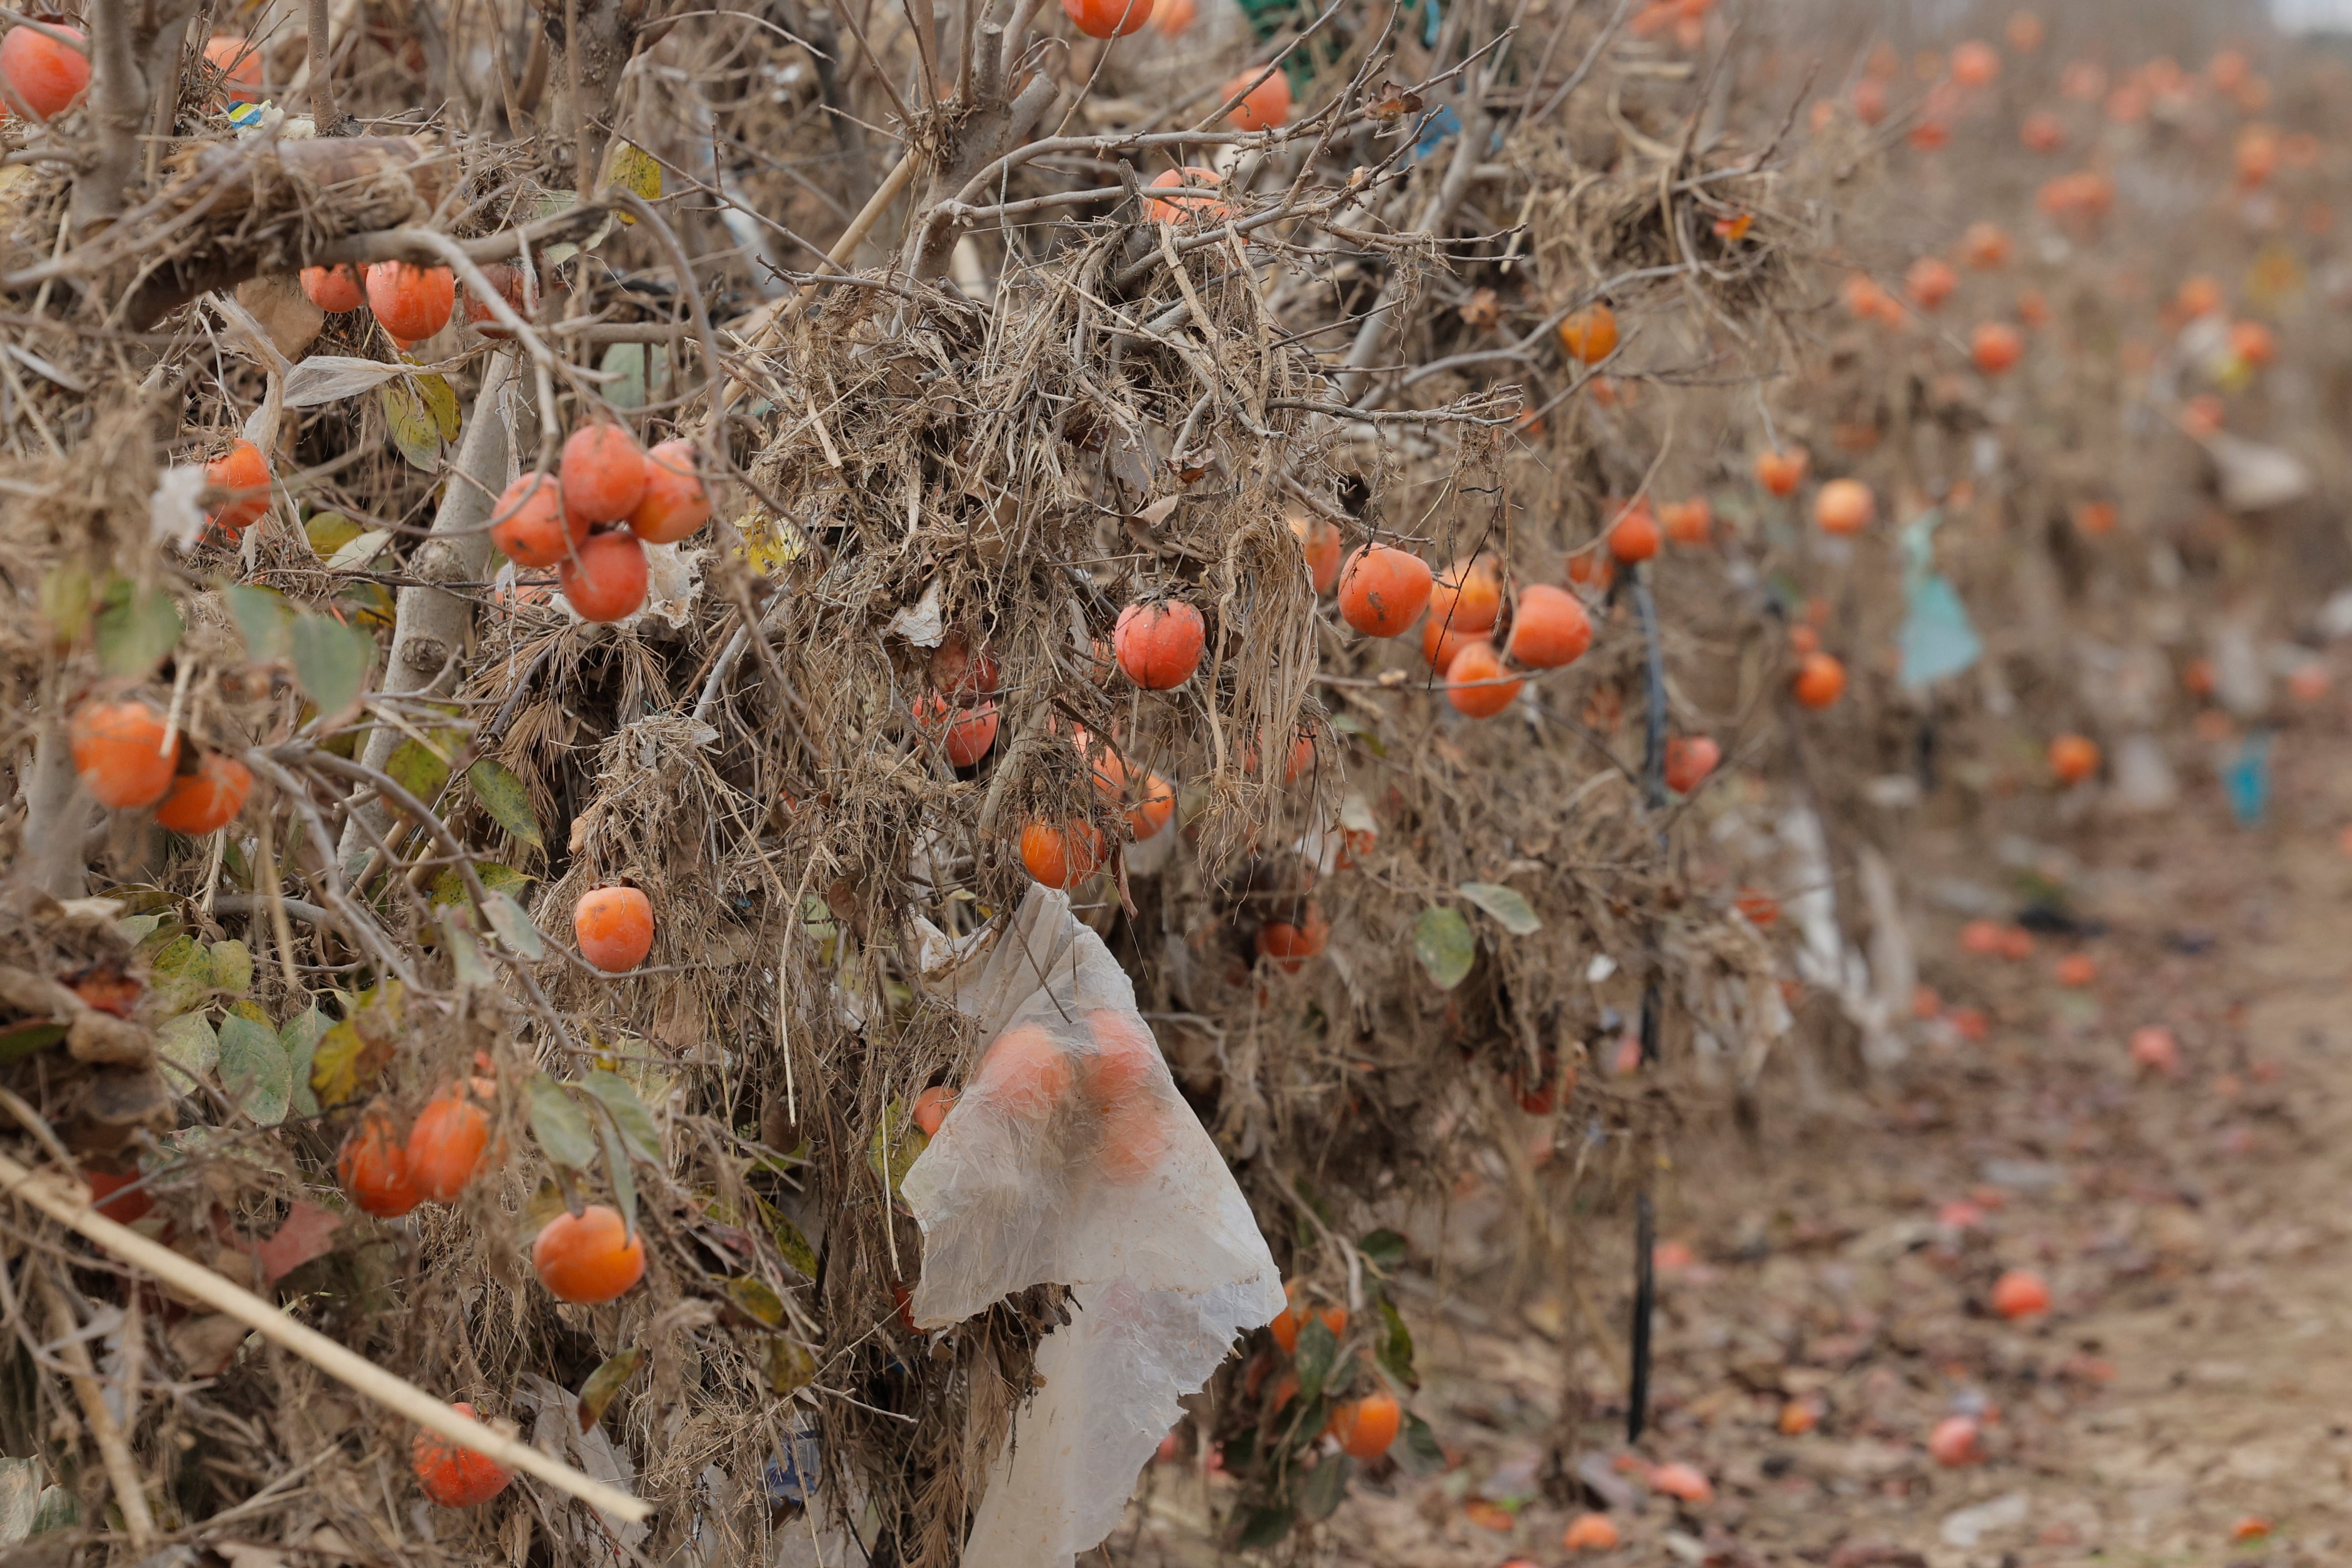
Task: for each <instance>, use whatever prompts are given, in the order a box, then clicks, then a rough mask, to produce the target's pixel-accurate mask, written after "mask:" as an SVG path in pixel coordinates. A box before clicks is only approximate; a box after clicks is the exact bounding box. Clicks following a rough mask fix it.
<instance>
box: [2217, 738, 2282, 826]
mask: <svg viewBox="0 0 2352 1568" xmlns="http://www.w3.org/2000/svg"><path fill="white" fill-rule="evenodd" d="M2221 786H2222V788H2223V789H2225V790H2227V791H2228V792H2229V795H2230V815H2231V816H2234V817H2236V818H2237V819H2238V826H2241V827H2256V826H2261V824H2262V820H2263V816H2265V815H2267V814H2268V812H2269V811H2270V805H2271V732H2270V731H2268V730H2250V731H2247V732H2246V738H2245V739H2244V740H2243V741H2241V742H2238V754H2237V755H2236V756H2234V757H2231V759H2230V761H2229V762H2228V763H2226V764H2224V765H2223V767H2222V769H2221Z"/></svg>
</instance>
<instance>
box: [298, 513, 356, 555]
mask: <svg viewBox="0 0 2352 1568" xmlns="http://www.w3.org/2000/svg"><path fill="white" fill-rule="evenodd" d="M364 532H366V530H365V529H363V528H362V527H361V526H360V525H359V524H358V523H356V522H353V521H352V520H351V519H350V518H348V517H345V516H344V515H343V514H342V513H341V512H339V511H314V512H312V513H311V514H310V516H309V517H308V518H306V519H304V520H303V523H302V536H303V537H304V538H305V539H308V540H309V541H310V553H312V554H313V555H316V556H317V557H318V558H319V559H320V560H321V561H332V560H333V559H334V558H335V555H336V552H339V551H341V549H342V548H343V546H345V545H346V544H349V543H350V542H352V540H354V539H357V538H358V537H359V536H360V535H361V534H362V533H364Z"/></svg>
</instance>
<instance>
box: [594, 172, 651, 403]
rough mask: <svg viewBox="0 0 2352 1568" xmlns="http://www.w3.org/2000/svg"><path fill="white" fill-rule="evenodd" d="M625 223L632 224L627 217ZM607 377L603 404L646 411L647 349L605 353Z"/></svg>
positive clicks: (622, 346)
mask: <svg viewBox="0 0 2352 1568" xmlns="http://www.w3.org/2000/svg"><path fill="white" fill-rule="evenodd" d="M621 217H622V221H624V222H633V221H635V220H634V219H631V218H630V217H629V216H628V215H627V214H626V213H624V214H622V215H621ZM597 368H598V369H599V370H601V371H603V372H604V374H606V375H609V376H612V377H614V379H613V380H611V381H608V382H606V383H605V384H604V401H605V402H606V403H609V404H611V405H613V406H614V407H615V408H643V407H644V406H645V405H646V397H647V394H646V345H645V344H643V343H614V345H613V346H612V347H610V348H608V349H606V350H605V351H604V360H603V361H602V362H601V363H599V364H598V365H597Z"/></svg>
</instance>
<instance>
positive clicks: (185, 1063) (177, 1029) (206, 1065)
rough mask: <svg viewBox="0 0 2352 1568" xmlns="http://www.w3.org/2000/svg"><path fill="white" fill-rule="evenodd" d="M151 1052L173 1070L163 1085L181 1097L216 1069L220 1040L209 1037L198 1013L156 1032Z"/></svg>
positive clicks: (208, 1029)
mask: <svg viewBox="0 0 2352 1568" xmlns="http://www.w3.org/2000/svg"><path fill="white" fill-rule="evenodd" d="M155 1048H156V1049H157V1051H159V1052H160V1053H161V1054H162V1056H163V1060H164V1062H165V1063H166V1064H168V1065H169V1066H170V1067H171V1068H173V1069H174V1070H173V1074H172V1076H171V1078H169V1079H165V1080H164V1081H165V1082H167V1083H170V1084H171V1086H172V1088H173V1090H175V1091H176V1092H178V1093H181V1094H185V1093H186V1092H187V1091H188V1090H189V1089H193V1088H194V1087H195V1083H196V1080H197V1079H200V1078H202V1077H204V1075H205V1074H206V1073H208V1072H210V1071H212V1070H213V1068H216V1067H218V1066H219V1065H220V1037H218V1036H217V1035H215V1034H214V1033H213V1026H211V1025H210V1024H207V1023H206V1022H205V1016H204V1015H203V1014H202V1013H183V1014H181V1015H180V1016H178V1017H176V1018H174V1019H173V1020H172V1021H171V1022H170V1023H168V1024H165V1025H164V1026H163V1027H162V1028H160V1029H158V1030H156V1031H155ZM174 1079H176V1080H181V1081H173V1080H174Z"/></svg>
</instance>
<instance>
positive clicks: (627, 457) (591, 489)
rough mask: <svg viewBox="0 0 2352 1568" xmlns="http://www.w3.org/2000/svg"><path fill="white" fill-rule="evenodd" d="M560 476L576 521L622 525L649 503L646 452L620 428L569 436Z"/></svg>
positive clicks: (593, 427) (587, 428) (599, 426)
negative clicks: (646, 496) (637, 508)
mask: <svg viewBox="0 0 2352 1568" xmlns="http://www.w3.org/2000/svg"><path fill="white" fill-rule="evenodd" d="M556 475H557V478H558V479H560V480H562V485H563V510H566V511H568V512H570V513H571V514H572V517H573V518H574V519H575V520H579V521H587V522H592V523H593V522H618V521H621V520H622V519H623V518H625V517H626V516H628V515H629V513H631V512H632V511H635V510H636V506H637V502H639V501H640V500H644V499H645V494H646V454H645V448H643V447H639V446H638V445H637V438H636V437H635V436H632V435H630V434H629V433H628V432H627V431H626V430H624V429H623V428H621V426H618V425H609V424H605V423H604V422H602V421H598V422H596V423H594V424H590V425H583V426H581V427H580V428H579V429H577V430H574V431H573V432H572V434H571V435H570V436H569V437H565V439H564V442H563V461H562V464H561V465H560V466H559V467H558V468H557V470H556Z"/></svg>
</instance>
